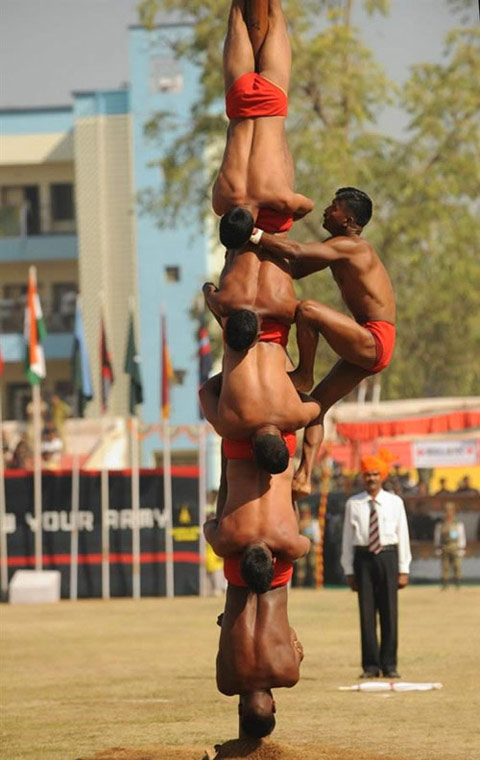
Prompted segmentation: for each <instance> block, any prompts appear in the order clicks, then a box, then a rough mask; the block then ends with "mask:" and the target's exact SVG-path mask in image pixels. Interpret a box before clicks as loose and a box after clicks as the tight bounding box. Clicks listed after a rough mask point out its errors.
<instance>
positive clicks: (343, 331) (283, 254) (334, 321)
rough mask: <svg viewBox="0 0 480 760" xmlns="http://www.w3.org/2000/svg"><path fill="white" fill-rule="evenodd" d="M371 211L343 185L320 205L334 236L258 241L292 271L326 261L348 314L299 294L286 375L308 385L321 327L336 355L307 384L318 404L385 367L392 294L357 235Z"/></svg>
mask: <svg viewBox="0 0 480 760" xmlns="http://www.w3.org/2000/svg"><path fill="white" fill-rule="evenodd" d="M371 215H372V202H371V200H370V198H369V197H368V195H366V193H363V192H362V191H361V190H357V189H356V188H350V187H348V188H341V189H340V190H337V192H336V194H335V197H334V199H333V201H332V203H331V204H330V206H328V208H327V209H325V212H324V222H323V226H324V227H325V229H326V230H328V232H330V233H331V235H332V237H331V238H329V239H328V240H327V241H326V242H325V243H320V242H318V243H298V242H296V241H294V240H289V239H287V238H286V237H284V236H282V237H277V236H274V235H270V234H268V233H264V234H263V235H262V236H261V238H260V246H261V248H262V249H263V250H265V251H267V252H268V253H269V254H271V255H275V256H278V257H279V260H280V261H289V263H290V266H291V269H292V273H293V275H294V277H295V278H297V279H298V278H301V277H305V276H307V275H309V274H312V273H313V272H318V271H320V270H321V269H325V268H327V267H330V269H331V271H332V274H333V276H334V278H335V281H336V282H337V284H338V287H339V288H340V292H341V294H342V297H343V300H344V302H345V303H346V305H347V306H348V308H349V309H350V311H351V313H352V315H353V319H352V318H350V317H348V316H346V315H344V314H341V313H340V312H337V311H335V310H334V309H331V308H330V307H329V306H326V305H324V304H321V303H317V302H316V301H303V302H302V303H301V304H300V305H299V307H298V308H297V312H296V325H297V341H298V347H299V354H300V361H299V366H298V368H297V370H295V372H293V373H292V375H291V377H292V379H293V380H294V382H295V385H296V387H297V388H298V389H301V390H310V388H311V386H312V385H313V367H314V360H315V351H316V348H317V344H318V336H319V334H320V333H321V334H322V335H323V337H324V338H325V340H326V341H327V342H328V344H329V345H330V346H331V347H332V348H333V350H334V351H335V352H336V353H337V354H338V355H339V356H340V357H341V359H340V361H338V362H337V363H336V364H335V365H334V367H333V368H332V370H331V371H330V372H329V374H328V375H327V376H326V377H325V378H323V380H322V381H321V382H320V383H319V384H318V385H317V386H316V388H315V389H314V390H313V391H312V394H311V395H312V397H313V398H315V399H317V401H319V402H320V404H321V407H322V411H321V415H320V418H319V420H318V422H319V423H320V424H321V425H322V426H323V418H324V415H325V413H326V412H327V411H328V409H330V407H331V406H332V405H333V404H334V403H335V402H336V401H338V400H339V399H341V398H343V397H344V396H346V395H347V393H350V391H352V390H353V389H354V388H355V387H356V386H357V385H358V384H359V383H360V382H361V381H362V380H363V379H364V378H366V377H368V376H369V375H372V374H375V373H377V372H380V371H381V370H383V369H385V368H386V367H387V366H388V364H389V362H390V360H391V357H392V354H393V348H394V344H395V296H394V292H393V288H392V284H391V282H390V278H389V276H388V274H387V271H386V269H385V267H384V266H383V264H382V262H381V261H380V259H379V258H378V256H377V254H376V252H375V251H374V249H373V247H372V246H371V245H370V243H369V242H368V241H367V240H365V239H364V238H362V237H360V235H361V232H362V229H363V227H364V226H365V225H366V224H367V223H368V222H369V220H370V218H371ZM314 429H315V441H314V442H313V441H310V442H309V430H307V431H306V437H305V443H304V448H303V456H302V462H301V465H300V469H299V471H298V472H297V473H296V476H295V488H296V489H297V492H298V493H304V494H306V493H308V492H309V491H308V488H309V486H308V483H309V481H310V475H311V469H312V466H313V464H314V461H315V458H316V455H317V453H318V447H319V435H318V427H317V426H315V427H314Z"/></svg>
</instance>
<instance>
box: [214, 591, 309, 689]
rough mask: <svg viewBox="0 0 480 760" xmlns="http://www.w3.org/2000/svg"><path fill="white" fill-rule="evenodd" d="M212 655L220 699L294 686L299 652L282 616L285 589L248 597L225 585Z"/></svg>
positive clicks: (283, 614)
mask: <svg viewBox="0 0 480 760" xmlns="http://www.w3.org/2000/svg"><path fill="white" fill-rule="evenodd" d="M221 629H222V630H221V634H220V642H219V651H218V655H217V687H218V689H219V691H221V692H222V694H226V695H227V696H233V695H235V694H248V693H249V692H252V691H257V690H261V689H275V688H281V687H287V688H289V687H292V686H295V684H296V683H297V681H298V679H299V677H300V663H301V661H302V659H303V648H302V645H301V644H300V642H299V641H298V639H297V636H296V634H295V631H294V630H293V628H291V627H290V625H289V622H288V615H287V587H286V586H281V587H279V588H274V589H271V590H270V591H267V592H266V593H265V594H260V595H257V594H252V593H251V592H249V591H248V589H244V588H238V587H236V586H231V585H229V586H228V589H227V598H226V603H225V612H224V614H223V618H222V625H221Z"/></svg>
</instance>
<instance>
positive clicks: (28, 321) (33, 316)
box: [23, 267, 47, 385]
mask: <svg viewBox="0 0 480 760" xmlns="http://www.w3.org/2000/svg"><path fill="white" fill-rule="evenodd" d="M46 334H47V330H46V328H45V322H44V321H43V313H42V307H41V305H40V299H39V297H38V293H37V270H36V268H35V267H30V269H29V270H28V292H27V303H26V306H25V325H24V331H23V335H24V338H25V373H26V375H27V378H28V382H29V383H30V385H37V383H40V382H41V380H42V379H43V378H44V377H45V376H46V374H47V372H46V369H45V355H44V353H43V347H42V344H41V342H42V340H43V338H44V337H45V335H46Z"/></svg>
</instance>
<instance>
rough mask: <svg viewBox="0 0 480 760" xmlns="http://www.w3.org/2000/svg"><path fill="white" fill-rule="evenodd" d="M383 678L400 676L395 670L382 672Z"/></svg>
mask: <svg viewBox="0 0 480 760" xmlns="http://www.w3.org/2000/svg"><path fill="white" fill-rule="evenodd" d="M383 677H384V678H401V677H402V676H401V675H400V673H397V671H396V670H384V671H383Z"/></svg>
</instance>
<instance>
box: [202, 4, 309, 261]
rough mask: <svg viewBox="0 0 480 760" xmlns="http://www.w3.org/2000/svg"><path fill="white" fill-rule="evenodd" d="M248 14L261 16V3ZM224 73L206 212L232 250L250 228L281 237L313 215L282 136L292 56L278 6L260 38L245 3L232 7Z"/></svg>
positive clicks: (270, 9) (273, 7) (270, 12)
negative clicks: (221, 141) (216, 166)
mask: <svg viewBox="0 0 480 760" xmlns="http://www.w3.org/2000/svg"><path fill="white" fill-rule="evenodd" d="M253 6H254V11H260V12H261V11H262V10H263V9H265V7H266V6H267V0H264V2H260V3H258V2H257V3H253ZM249 32H250V34H249ZM223 69H224V78H225V92H226V110H227V116H228V118H229V119H230V124H229V127H228V132H227V144H226V147H225V153H224V156H223V160H222V164H221V167H220V171H219V174H218V177H217V179H216V182H215V184H214V187H213V195H212V205H213V209H214V211H215V213H217V214H218V215H219V216H222V220H221V223H220V239H221V241H222V243H223V244H224V245H225V246H226V247H227V248H239V247H240V246H241V245H243V244H244V243H245V242H246V241H247V240H248V239H249V237H250V235H251V233H252V230H253V226H254V223H255V222H257V223H258V226H261V227H262V229H266V230H267V229H268V230H269V231H270V232H282V231H286V230H288V229H290V227H291V226H292V223H293V220H294V219H300V218H301V217H303V216H305V214H307V213H309V212H310V211H311V210H312V208H313V202H312V201H311V200H310V199H309V198H306V197H305V196H304V195H301V194H299V193H295V192H294V191H293V186H294V170H293V162H292V158H291V155H290V152H289V149H288V145H287V140H286V135H285V117H286V116H287V111H288V88H289V84H290V71H291V51H290V42H289V39H288V33H287V28H286V23H285V18H284V16H283V12H282V8H281V3H280V0H268V25H267V28H266V33H265V36H264V38H263V37H262V30H261V29H258V28H256V29H252V27H251V28H250V30H249V28H248V26H247V17H246V0H232V6H231V9H230V16H229V21H228V31H227V36H226V39H225V47H224V56H223Z"/></svg>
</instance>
